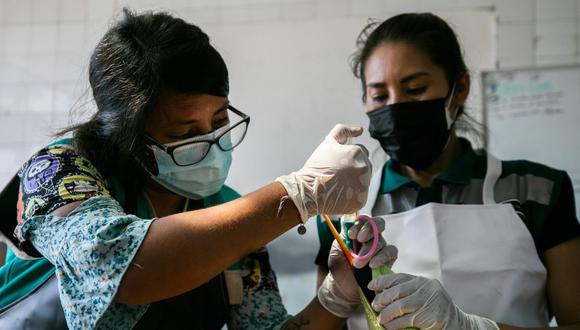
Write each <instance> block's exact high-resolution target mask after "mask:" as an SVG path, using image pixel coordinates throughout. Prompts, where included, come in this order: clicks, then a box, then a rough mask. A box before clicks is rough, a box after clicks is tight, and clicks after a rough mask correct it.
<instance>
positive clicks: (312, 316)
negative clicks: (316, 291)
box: [281, 298, 346, 330]
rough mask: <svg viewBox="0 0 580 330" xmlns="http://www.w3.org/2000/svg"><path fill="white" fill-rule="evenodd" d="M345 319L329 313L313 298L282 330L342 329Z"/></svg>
mask: <svg viewBox="0 0 580 330" xmlns="http://www.w3.org/2000/svg"><path fill="white" fill-rule="evenodd" d="M345 321H346V319H343V318H339V317H337V316H335V315H334V314H332V313H330V312H329V311H327V310H326V309H324V307H322V305H321V304H320V302H319V301H318V299H317V298H314V299H313V300H312V301H311V302H310V304H308V306H306V308H305V309H304V310H302V312H300V313H298V314H297V315H296V316H294V317H293V318H291V319H289V320H288V321H286V323H285V324H284V325H283V326H282V328H281V329H282V330H298V329H301V330H302V329H303V330H307V329H317V330H318V329H320V330H324V329H343V328H344V323H345Z"/></svg>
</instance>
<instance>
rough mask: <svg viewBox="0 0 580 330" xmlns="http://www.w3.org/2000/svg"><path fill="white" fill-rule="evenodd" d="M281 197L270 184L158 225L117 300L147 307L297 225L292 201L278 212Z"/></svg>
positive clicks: (208, 276)
mask: <svg viewBox="0 0 580 330" xmlns="http://www.w3.org/2000/svg"><path fill="white" fill-rule="evenodd" d="M285 195H286V191H285V190H284V188H283V187H282V185H280V184H278V183H273V184H270V185H268V186H266V187H264V188H261V189H259V190H257V191H255V192H253V193H251V194H248V195H246V196H243V197H241V198H239V199H236V200H234V201H232V202H229V203H225V204H222V205H219V206H215V207H211V208H207V209H202V210H196V211H191V212H184V213H179V214H174V215H171V216H167V217H164V218H160V219H158V220H156V221H155V222H153V224H152V225H151V227H150V229H149V232H148V233H147V236H146V237H145V239H144V241H143V243H142V245H141V247H140V249H139V251H138V252H137V254H136V256H135V258H134V260H133V263H134V264H137V265H136V266H132V267H130V268H129V269H128V270H127V273H126V274H125V276H124V278H123V280H122V282H121V285H120V288H119V291H118V294H117V297H116V300H117V301H118V302H122V303H127V304H144V303H150V302H153V301H157V300H161V299H165V298H168V297H172V296H175V295H178V294H181V293H183V292H186V291H188V290H191V289H193V288H195V287H198V286H199V285H201V284H203V283H205V282H207V281H208V280H209V279H211V278H212V277H214V276H216V275H217V274H219V273H220V272H222V271H223V270H224V269H226V268H227V267H228V266H229V265H231V264H233V263H234V262H236V261H237V260H239V259H240V258H242V257H244V256H246V255H247V254H249V253H251V252H253V251H255V250H257V249H259V248H260V247H262V246H264V245H266V244H267V243H268V242H270V241H271V240H272V239H274V238H276V237H277V236H279V235H280V234H282V233H284V232H285V231H287V230H288V229H290V228H292V227H293V226H295V225H296V224H298V223H299V219H300V218H299V215H298V212H297V210H296V207H295V206H294V204H293V203H292V201H290V200H288V201H287V202H285V203H284V204H283V208H282V209H281V210H280V211H279V209H278V208H279V206H280V200H281V198H283V197H284V196H285ZM143 288H147V290H144V289H143Z"/></svg>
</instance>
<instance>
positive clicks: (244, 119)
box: [144, 105, 250, 166]
mask: <svg viewBox="0 0 580 330" xmlns="http://www.w3.org/2000/svg"><path fill="white" fill-rule="evenodd" d="M227 108H228V110H231V111H232V112H233V113H235V114H236V115H238V116H240V117H242V120H240V121H239V122H237V123H236V124H234V125H232V126H231V127H230V129H228V130H227V131H225V132H223V133H222V134H220V135H219V136H217V137H215V138H214V139H211V140H197V141H193V142H184V143H180V144H176V145H173V146H169V147H167V146H165V145H163V144H161V143H159V142H157V141H156V140H155V139H153V138H152V137H151V136H149V135H148V134H145V135H144V136H145V138H146V139H147V140H148V141H149V142H151V143H152V144H153V145H155V146H157V147H158V148H160V149H161V150H163V151H164V152H166V153H167V154H169V155H170V156H171V159H172V160H173V162H174V163H175V165H177V166H191V165H195V164H197V163H200V162H201V161H203V160H204V159H205V157H207V154H208V153H209V151H210V150H211V147H213V145H214V144H216V145H217V146H218V148H220V150H222V151H229V150H233V149H234V148H235V147H237V146H239V145H240V143H242V141H244V138H245V137H246V133H247V132H248V127H249V126H250V116H248V115H246V114H245V113H243V112H241V111H240V110H238V109H236V108H234V107H233V106H232V105H228V107H227ZM244 123H245V124H246V129H245V130H244V134H243V135H242V138H241V139H240V142H238V143H237V144H236V145H233V146H232V147H231V148H228V149H225V148H223V147H222V146H221V145H220V143H219V142H218V141H219V139H221V138H222V137H223V136H224V135H226V134H228V133H229V132H230V131H232V130H233V129H235V128H236V127H238V126H239V125H242V124H244ZM202 142H205V143H209V147H208V148H207V150H206V152H205V155H203V157H201V158H200V159H199V160H198V161H197V162H195V163H191V164H186V165H181V164H179V163H178V162H177V161H176V160H175V157H174V156H173V152H174V151H175V149H177V148H179V147H183V146H184V145H188V144H196V143H202Z"/></svg>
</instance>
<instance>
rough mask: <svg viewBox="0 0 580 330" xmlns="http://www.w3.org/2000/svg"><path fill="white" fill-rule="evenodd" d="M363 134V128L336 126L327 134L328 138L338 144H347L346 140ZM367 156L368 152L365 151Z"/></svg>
mask: <svg viewBox="0 0 580 330" xmlns="http://www.w3.org/2000/svg"><path fill="white" fill-rule="evenodd" d="M362 133H363V128H362V127H361V126H352V125H344V124H337V125H336V126H334V128H333V129H332V130H331V131H330V133H329V134H328V137H329V138H331V139H333V140H335V141H336V142H338V143H340V144H345V143H348V139H349V138H351V137H357V136H360V135H361V134H362ZM367 155H368V151H367Z"/></svg>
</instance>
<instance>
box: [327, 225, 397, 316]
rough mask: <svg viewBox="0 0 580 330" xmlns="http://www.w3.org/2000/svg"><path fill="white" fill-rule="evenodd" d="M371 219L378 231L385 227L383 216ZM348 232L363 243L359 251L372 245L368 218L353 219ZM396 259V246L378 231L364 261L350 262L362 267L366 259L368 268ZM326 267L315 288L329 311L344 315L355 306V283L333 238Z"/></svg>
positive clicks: (357, 296) (363, 251) (352, 310)
mask: <svg viewBox="0 0 580 330" xmlns="http://www.w3.org/2000/svg"><path fill="white" fill-rule="evenodd" d="M373 219H374V220H375V223H376V224H377V228H378V229H379V232H382V231H383V230H385V222H384V220H383V219H381V218H373ZM348 235H349V237H352V238H356V239H357V240H358V241H359V242H360V243H363V245H362V247H361V249H360V251H359V254H361V255H364V254H366V253H367V252H368V251H369V250H370V248H371V245H372V230H371V227H370V225H369V224H368V222H366V221H360V222H356V223H355V225H354V226H353V227H351V228H350V229H349V231H348ZM396 259H397V248H396V247H395V246H393V245H388V244H387V243H386V242H385V240H384V239H383V237H382V235H381V237H380V242H379V246H378V247H377V251H376V252H375V254H374V255H373V257H371V258H370V259H368V260H366V261H363V260H355V261H354V262H353V264H354V266H355V267H356V268H362V267H364V266H366V264H367V263H369V266H370V267H371V268H377V267H379V266H381V265H384V264H386V265H387V266H389V267H391V266H392V265H393V263H394V262H395V260H396ZM328 269H329V270H330V271H329V273H328V275H326V278H325V279H324V282H322V285H321V286H320V288H319V289H318V300H319V301H320V304H321V305H322V306H324V308H326V310H328V311H329V312H331V313H332V314H334V315H336V316H338V317H343V318H347V317H349V316H351V315H352V314H353V313H354V312H355V311H356V310H357V309H358V306H359V305H360V303H361V302H360V298H359V295H358V284H357V282H356V280H355V278H354V275H353V274H352V270H351V269H350V266H349V264H348V260H347V259H346V257H345V256H344V254H343V253H342V250H341V249H340V245H339V244H338V242H337V241H336V240H335V241H334V242H333V243H332V247H331V249H330V254H329V256H328Z"/></svg>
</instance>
